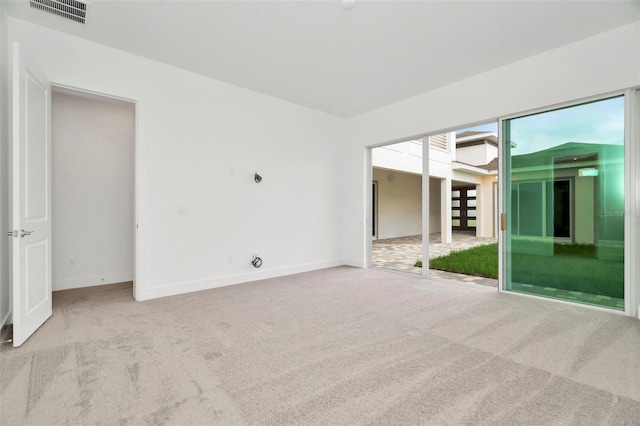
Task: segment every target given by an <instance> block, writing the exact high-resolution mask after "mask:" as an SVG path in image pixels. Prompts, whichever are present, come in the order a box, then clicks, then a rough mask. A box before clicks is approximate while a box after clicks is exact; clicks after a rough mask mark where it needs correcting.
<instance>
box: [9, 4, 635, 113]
mask: <svg viewBox="0 0 640 426" xmlns="http://www.w3.org/2000/svg"><path fill="white" fill-rule="evenodd" d="M356 2H357V3H356V7H355V8H354V9H353V10H351V11H345V10H343V9H342V8H341V2H340V1H335V0H334V1H313V0H311V1H309V0H307V1H265V0H262V1H237V0H236V1H158V0H154V1H114V0H109V1H104V0H103V1H93V2H91V3H90V4H89V6H88V12H87V23H86V25H82V24H78V23H75V22H72V21H67V20H65V19H62V18H59V17H57V16H54V15H50V14H47V13H45V12H41V11H38V10H35V9H31V8H30V7H29V5H28V2H27V1H10V2H7V3H6V11H7V13H9V14H10V15H13V16H16V17H18V18H20V19H24V20H27V21H31V22H34V23H37V24H40V25H44V26H47V27H50V28H53V29H56V30H59V31H63V32H66V33H69V34H73V35H76V36H79V37H83V38H86V39H89V40H92V41H95V42H98V43H102V44H106V45H109V46H112V47H115V48H118V49H122V50H125V51H129V52H132V53H135V54H138V55H141V56H145V57H147V58H151V59H154V60H157V61H160V62H164V63H167V64H171V65H175V66H178V67H180V68H184V69H187V70H190V71H193V72H196V73H199V74H203V75H206V76H210V77H213V78H215V79H218V80H222V81H226V82H229V83H232V84H235V85H238V86H242V87H245V88H248V89H251V90H255V91H257V92H261V93H265V94H268V95H271V96H274V97H277V98H281V99H285V100H288V101H291V102H294V103H296V104H300V105H304V106H307V107H310V108H313V109H317V110H321V111H325V112H327V113H330V114H334V115H337V116H342V117H349V116H353V115H356V114H359V113H362V112H365V111H368V110H371V109H374V108H377V107H380V106H383V105H386V104H389V103H392V102H396V101H399V100H402V99H405V98H408V97H411V96H413V95H416V94H419V93H422V92H426V91H429V90H432V89H434V88H437V87H440V86H443V85H446V84H449V83H452V82H455V81H457V80H461V79H464V78H467V77H470V76H472V75H475V74H478V73H481V72H484V71H487V70H490V69H492V68H496V67H499V66H502V65H505V64H507V63H510V62H513V61H517V60H519V59H522V58H525V57H528V56H531V55H534V54H537V53H540V52H543V51H546V50H549V49H553V48H555V47H558V46H561V45H564V44H568V43H571V42H574V41H577V40H580V39H583V38H586V37H589V36H591V35H595V34H598V33H601V32H604V31H607V30H610V29H613V28H616V27H619V26H622V25H624V24H627V23H630V22H633V21H635V20H638V19H640V2H639V1H637V0H635V1H516V0H511V1H495V2H489V1H393V0H388V1H374V0H356ZM612 48H615V47H612Z"/></svg>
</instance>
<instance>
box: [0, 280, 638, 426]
mask: <svg viewBox="0 0 640 426" xmlns="http://www.w3.org/2000/svg"><path fill="white" fill-rule="evenodd" d="M131 294H132V290H131V285H130V284H129V285H127V284H118V285H114V286H104V287H98V288H93V289H82V290H71V291H65V292H58V293H56V294H55V296H54V313H53V317H52V318H51V319H50V320H49V321H48V322H47V323H46V324H45V325H44V326H43V327H41V328H40V330H38V331H37V332H36V334H35V335H34V336H33V337H32V338H31V339H30V340H29V341H28V342H27V343H26V344H25V345H23V347H21V348H18V349H13V348H10V347H6V346H5V347H3V348H2V352H1V354H0V356H1V359H0V361H1V365H0V373H1V375H0V384H1V385H0V390H1V394H0V395H1V406H0V409H1V411H0V423H1V424H3V425H21V424H38V425H45V424H46V425H54V424H74V425H75V424H108V425H114V424H121V425H134V424H225V425H226V424H296V425H307V424H349V425H351V424H382V425H393V424H402V425H410V424H437V425H441V424H497V425H519V424H536V425H537V424H575V425H589V424H593V425H596V424H597V425H600V424H615V425H617V424H628V425H633V424H635V425H637V424H640V321H638V320H637V319H633V318H630V317H625V316H621V315H617V314H613V313H607V312H599V311H595V310H590V309H585V308H581V307H573V306H567V305H562V304H557V303H551V302H545V301H539V300H534V299H529V298H524V297H517V296H511V295H506V294H500V293H498V292H496V291H495V290H494V289H490V288H486V287H480V286H470V285H462V284H454V283H443V282H434V281H429V280H423V279H421V278H418V277H412V276H406V275H401V274H392V273H386V272H382V271H376V270H363V269H354V268H347V267H342V268H333V269H327V270H322V271H317V272H312V273H307V274H300V275H294V276H289V277H283V278H278V279H272V280H266V281H259V282H255V283H249V284H242V285H236V286H231V287H226V288H220V289H215V290H210V291H205V292H199V293H192V294H187V295H182V296H176V297H169V298H164V299H160V300H153V301H149V302H139V303H136V302H134V301H133V300H132V296H131Z"/></svg>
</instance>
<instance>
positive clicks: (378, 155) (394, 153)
mask: <svg viewBox="0 0 640 426" xmlns="http://www.w3.org/2000/svg"><path fill="white" fill-rule="evenodd" d="M371 155H372V164H373V166H374V167H382V168H385V169H394V170H401V171H403V172H408V173H418V174H422V141H420V140H416V141H409V142H399V143H394V144H392V145H387V146H381V147H378V148H375V149H374V150H373V152H372V153H371Z"/></svg>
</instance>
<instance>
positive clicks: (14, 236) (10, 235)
mask: <svg viewBox="0 0 640 426" xmlns="http://www.w3.org/2000/svg"><path fill="white" fill-rule="evenodd" d="M7 237H13V238H18V230H17V229H14V230H13V231H9V232H7Z"/></svg>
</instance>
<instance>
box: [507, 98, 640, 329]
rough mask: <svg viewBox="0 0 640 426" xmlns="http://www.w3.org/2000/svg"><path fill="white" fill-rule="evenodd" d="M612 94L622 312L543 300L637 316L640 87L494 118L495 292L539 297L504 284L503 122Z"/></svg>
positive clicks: (639, 306)
mask: <svg viewBox="0 0 640 426" xmlns="http://www.w3.org/2000/svg"><path fill="white" fill-rule="evenodd" d="M615 96H624V126H625V128H624V150H625V155H624V182H625V199H624V206H625V219H624V295H625V297H624V306H625V308H624V311H615V310H613V309H609V308H604V307H598V306H591V305H582V304H578V303H574V302H569V301H564V300H558V299H547V298H544V299H545V300H550V301H553V302H557V303H564V304H570V305H579V306H584V307H586V308H591V309H597V310H603V311H606V312H616V313H620V314H622V313H624V314H625V315H630V316H636V317H638V318H640V262H637V260H636V259H638V258H640V241H639V240H640V185H639V184H638V182H640V87H633V88H629V89H626V90H618V91H614V92H610V93H606V94H601V95H597V96H592V97H588V98H582V99H578V100H572V101H568V102H563V103H559V104H555V105H548V106H545V107H542V108H536V109H531V110H528V111H523V112H519V113H514V114H509V115H505V116H502V117H499V118H498V162H499V164H498V206H499V220H498V223H499V225H500V227H499V230H498V244H499V247H500V249H499V251H498V291H501V292H502V291H504V292H507V293H510V294H514V295H518V296H523V297H533V298H537V299H542V297H540V296H535V295H531V294H524V293H517V292H513V291H510V290H508V289H506V283H507V282H510V279H509V276H508V274H509V270H508V268H507V253H508V249H509V244H510V241H508V238H507V233H506V232H505V230H506V227H507V226H509V225H510V224H511V218H510V217H509V214H510V213H509V212H510V211H511V209H510V206H508V205H506V204H507V200H508V198H509V197H507V196H506V195H507V194H506V192H505V191H506V188H505V185H504V183H505V182H506V177H507V173H510V168H509V164H508V163H507V161H506V160H507V159H506V153H507V152H506V147H505V144H504V139H503V138H504V124H505V121H507V120H511V119H515V118H519V117H522V116H526V115H531V114H537V113H543V112H548V111H552V110H555V109H560V108H567V107H572V106H578V105H581V104H584V103H588V102H594V101H599V100H605V99H608V98H612V97H615Z"/></svg>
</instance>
